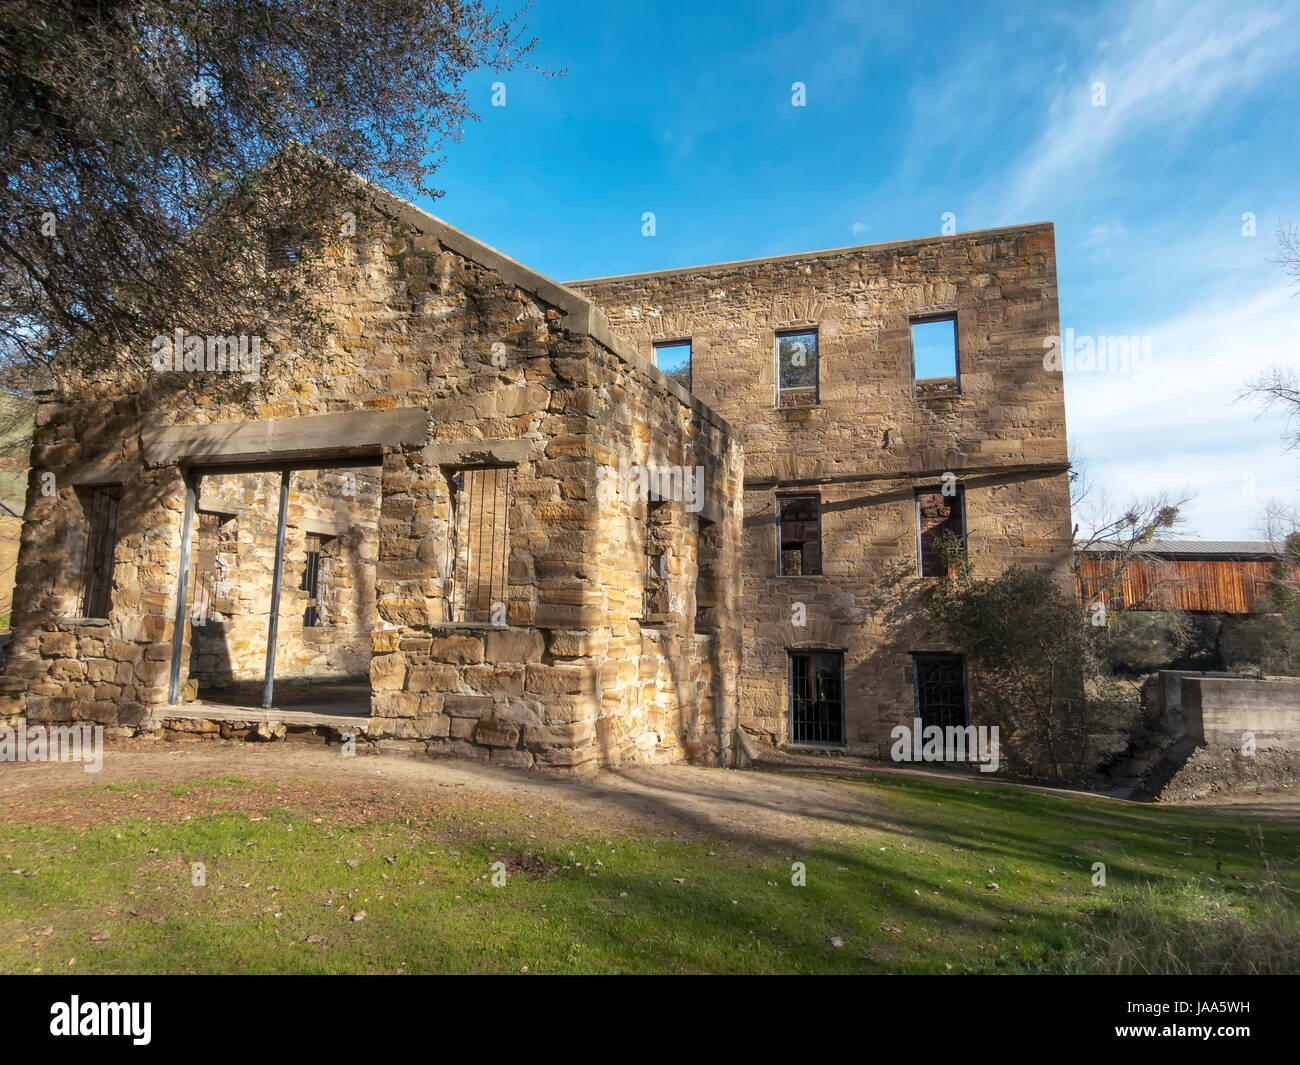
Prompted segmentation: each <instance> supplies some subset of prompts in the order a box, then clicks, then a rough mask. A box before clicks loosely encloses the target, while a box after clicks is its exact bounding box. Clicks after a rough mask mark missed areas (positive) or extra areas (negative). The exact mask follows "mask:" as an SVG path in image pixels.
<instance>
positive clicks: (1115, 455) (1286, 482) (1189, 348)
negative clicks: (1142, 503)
mask: <svg viewBox="0 0 1300 1065" xmlns="http://www.w3.org/2000/svg"><path fill="white" fill-rule="evenodd" d="M1070 324H1071V323H1069V322H1063V323H1062V326H1063V328H1064V327H1069V326H1070ZM1298 325H1300V300H1298V299H1296V298H1295V296H1294V294H1293V291H1292V290H1291V289H1290V288H1289V286H1288V285H1286V284H1285V283H1284V282H1283V281H1282V280H1281V279H1279V281H1278V282H1277V283H1276V284H1275V285H1273V286H1272V287H1271V288H1268V289H1266V290H1265V291H1263V292H1260V293H1257V294H1254V295H1250V296H1246V295H1243V296H1236V297H1234V296H1232V295H1224V296H1222V297H1220V299H1218V300H1217V301H1215V302H1213V303H1211V304H1206V305H1201V306H1198V307H1196V308H1195V309H1193V310H1191V311H1188V312H1187V313H1185V314H1182V315H1180V316H1177V317H1174V318H1168V319H1164V320H1159V321H1154V322H1150V323H1145V324H1140V325H1138V326H1136V327H1134V328H1131V329H1127V330H1125V332H1128V333H1134V334H1138V335H1148V336H1150V337H1151V349H1152V350H1151V371H1150V373H1149V374H1148V375H1146V377H1145V378H1137V377H1129V376H1125V375H1121V374H1116V373H1072V374H1069V373H1068V374H1067V375H1066V381H1065V388H1066V416H1067V424H1068V429H1069V434H1070V439H1071V442H1072V443H1073V444H1074V445H1075V446H1076V447H1077V448H1078V449H1079V451H1080V453H1081V454H1082V455H1083V456H1084V457H1085V460H1086V462H1087V466H1088V472H1089V475H1090V476H1091V478H1092V479H1093V480H1094V481H1095V482H1096V483H1098V484H1101V485H1104V486H1105V488H1106V492H1107V494H1108V495H1109V496H1110V498H1112V499H1113V500H1115V501H1116V502H1123V501H1126V500H1127V499H1128V498H1129V497H1131V496H1145V495H1152V494H1155V493H1157V492H1160V491H1163V490H1169V491H1178V490H1181V489H1184V488H1190V489H1191V490H1192V491H1194V492H1195V493H1196V496H1197V498H1196V500H1195V501H1194V502H1193V504H1192V505H1191V506H1190V507H1189V508H1188V514H1189V516H1190V518H1191V520H1192V525H1193V529H1192V530H1190V531H1192V532H1195V533H1196V534H1197V535H1199V536H1204V537H1208V538H1225V539H1231V538H1237V539H1247V538H1250V537H1251V536H1252V535H1253V530H1254V527H1255V525H1256V523H1257V521H1258V517H1259V514H1258V511H1259V509H1260V505H1261V503H1262V500H1264V499H1267V498H1277V499H1287V500H1291V501H1296V502H1300V494H1297V486H1298V484H1300V482H1297V479H1296V475H1297V472H1300V470H1298V469H1297V466H1298V460H1297V456H1296V455H1295V454H1289V455H1288V454H1286V453H1284V452H1283V445H1282V442H1281V432H1282V421H1281V418H1280V416H1271V415H1270V416H1263V417H1257V415H1258V414H1259V410H1260V408H1259V406H1258V404H1256V403H1255V402H1254V401H1252V400H1250V399H1240V400H1239V399H1237V397H1238V396H1239V395H1240V393H1241V392H1242V390H1243V389H1244V388H1245V387H1246V386H1247V384H1248V383H1249V382H1250V380H1251V379H1252V378H1253V377H1255V376H1257V375H1258V374H1259V373H1260V372H1261V371H1263V370H1265V369H1266V368H1267V367H1269V366H1270V365H1272V364H1274V363H1291V364H1300V340H1297V333H1298V330H1297V326H1298ZM1076 329H1078V331H1079V332H1086V331H1087V330H1085V329H1082V328H1080V327H1076ZM1116 332H1118V329H1117V330H1116ZM1248 476H1249V477H1250V478H1251V481H1249V482H1248V481H1247V477H1248ZM1247 484H1251V485H1252V486H1253V488H1254V493H1255V494H1254V495H1253V496H1251V495H1246V494H1243V487H1245V486H1247Z"/></svg>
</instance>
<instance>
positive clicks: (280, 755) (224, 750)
mask: <svg viewBox="0 0 1300 1065" xmlns="http://www.w3.org/2000/svg"><path fill="white" fill-rule="evenodd" d="M218 776H234V777H241V778H244V779H246V780H250V781H254V782H258V783H270V784H274V785H276V786H277V791H278V792H279V793H280V794H279V795H277V796H276V801H285V800H289V801H293V802H294V803H295V804H296V805H307V806H310V805H311V804H312V803H313V802H315V803H318V804H319V805H320V806H321V807H322V808H323V807H325V806H327V805H332V804H336V803H339V802H340V801H342V802H344V803H348V804H351V805H352V806H354V807H359V806H360V805H365V806H368V807H371V808H375V807H383V808H384V810H385V812H386V813H387V814H388V815H389V816H394V815H398V816H400V815H403V814H405V813H407V812H410V811H411V810H413V809H414V810H423V811H424V812H425V813H426V814H427V813H428V812H429V809H430V808H432V807H436V805H437V804H438V803H439V802H441V801H444V800H445V799H446V798H448V797H449V796H450V795H452V794H455V796H456V798H457V799H460V800H462V801H464V800H469V801H470V802H474V801H476V800H477V801H481V802H483V803H484V804H485V805H491V806H496V805H498V803H501V802H503V801H506V802H510V803H514V804H516V805H517V807H518V808H523V809H532V810H536V811H537V812H538V813H539V814H554V815H558V816H561V817H565V818H569V819H572V820H573V821H575V822H577V823H581V824H583V825H584V826H587V827H589V828H593V829H601V830H609V831H623V830H632V829H634V828H635V829H648V830H650V831H653V832H658V833H662V834H663V835H664V836H665V837H669V836H676V837H678V838H702V837H704V836H707V835H723V836H733V837H756V838H766V839H768V840H769V841H771V842H780V841H791V842H794V841H798V840H804V839H807V838H808V837H809V835H810V833H812V832H817V833H818V834H820V835H826V834H833V833H834V832H835V831H836V830H837V828H838V827H840V826H849V825H857V826H861V825H866V824H869V823H870V822H871V818H872V812H873V805H874V804H873V803H872V802H871V801H870V800H869V799H868V798H867V797H866V796H864V795H863V794H862V793H860V792H859V791H857V790H856V789H850V788H845V787H843V786H841V785H838V784H836V783H834V782H831V781H827V782H825V783H823V782H820V781H815V780H806V779H800V778H797V777H789V776H783V775H778V774H768V773H762V772H748V771H744V772H742V771H729V770H718V769H705V768H699V767H695V766H685V765H674V766H647V767H641V768H636V769H629V770H625V771H620V772H603V773H599V774H597V775H595V776H593V777H590V778H585V779H573V778H566V777H560V776H553V775H550V774H546V773H542V772H528V771H521V770H510V769H498V768H493V767H489V766H486V765H481V764H478V763H475V762H470V761H465V760H458V759H433V758H417V757H405V756H402V755H394V754H358V755H356V756H354V757H344V756H343V755H342V754H341V749H340V748H339V747H337V746H329V747H326V746H323V745H316V744H306V743H293V742H287V743H286V742H279V743H266V744H259V743H246V742H238V741H231V742H227V741H182V742H164V741H147V740H117V741H109V742H108V743H106V745H105V751H104V762H103V768H102V769H101V771H100V772H98V773H87V772H86V771H85V769H84V768H83V767H82V766H81V765H80V764H73V763H46V762H43V763H37V764H29V763H5V764H0V817H3V818H4V819H6V820H9V819H21V820H36V819H39V818H46V819H51V817H52V811H51V810H50V809H49V807H48V805H47V802H48V799H49V797H50V796H52V795H55V794H58V793H60V792H63V791H65V790H67V789H96V790H94V791H87V792H86V794H85V796H84V797H80V796H79V797H78V798H77V801H76V802H73V803H69V804H66V807H67V808H66V809H64V808H63V806H62V805H61V807H60V811H59V812H58V814H57V818H58V819H59V820H83V821H93V820H97V819H98V818H97V817H96V813H97V812H98V813H100V814H105V815H108V814H110V813H111V812H116V813H117V814H119V815H120V814H121V813H123V812H126V810H125V808H124V803H123V799H124V798H127V796H126V794H125V793H123V792H121V791H114V792H105V791H103V790H102V788H103V785H106V784H114V783H118V782H121V781H131V780H142V779H143V780H149V781H152V782H154V783H156V784H161V785H167V784H173V783H178V782H180V781H184V780H190V779H194V778H200V777H218ZM134 800H135V805H132V806H131V807H130V808H131V809H132V810H137V809H138V812H140V813H142V814H143V813H148V814H150V815H158V814H162V813H164V811H165V812H167V813H171V814H177V813H180V814H181V815H182V816H183V813H184V812H189V811H188V810H182V809H181V807H184V806H187V805H188V804H187V803H185V802H184V800H183V799H182V800H179V801H178V800H177V799H176V798H175V797H172V796H171V795H170V794H169V793H168V792H166V791H163V792H161V793H160V794H155V793H152V792H149V793H144V794H143V795H141V796H137V797H134ZM141 804H143V805H141ZM201 809H203V807H202V806H201V805H199V806H196V810H201Z"/></svg>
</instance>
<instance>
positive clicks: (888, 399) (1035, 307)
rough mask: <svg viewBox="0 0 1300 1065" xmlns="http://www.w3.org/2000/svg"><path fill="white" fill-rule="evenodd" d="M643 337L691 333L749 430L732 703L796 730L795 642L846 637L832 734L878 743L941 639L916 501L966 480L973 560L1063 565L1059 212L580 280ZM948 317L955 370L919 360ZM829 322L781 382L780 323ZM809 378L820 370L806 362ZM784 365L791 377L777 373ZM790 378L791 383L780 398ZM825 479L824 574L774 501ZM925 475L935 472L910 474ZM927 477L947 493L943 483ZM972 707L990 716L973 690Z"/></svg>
mask: <svg viewBox="0 0 1300 1065" xmlns="http://www.w3.org/2000/svg"><path fill="white" fill-rule="evenodd" d="M568 287H570V288H572V289H574V290H575V291H578V292H581V293H582V294H584V295H586V296H588V297H590V298H591V299H592V300H594V301H595V302H596V303H598V304H599V305H600V307H601V308H602V309H603V310H604V312H605V314H606V315H607V316H608V318H609V321H610V323H611V326H612V328H613V330H614V332H615V333H616V334H617V335H619V336H620V337H622V338H623V339H624V340H626V341H627V342H628V343H629V344H631V345H632V346H633V347H634V348H635V349H636V351H637V352H638V353H639V354H641V355H642V356H643V357H645V358H647V359H649V358H651V357H652V355H653V352H654V348H655V346H656V344H660V343H666V342H678V343H689V344H690V347H691V353H690V367H691V387H692V391H693V392H694V394H695V395H696V396H698V397H699V398H700V399H701V400H703V401H704V402H705V403H707V404H708V405H709V406H710V407H711V408H713V409H714V410H717V411H719V412H720V413H721V414H722V415H723V416H724V417H726V418H727V419H728V420H729V421H730V422H731V423H733V424H735V425H737V426H740V427H741V435H742V438H743V442H744V447H745V497H744V508H745V541H744V550H743V560H742V571H743V575H744V590H743V596H742V601H743V604H744V606H743V619H744V620H743V652H742V655H743V657H742V666H741V671H740V682H739V683H740V692H741V697H740V718H739V721H740V724H741V726H742V727H743V728H745V729H746V730H747V731H748V732H749V733H750V734H751V735H752V736H754V737H755V738H757V739H759V740H763V741H766V742H769V743H775V744H780V745H786V744H789V743H791V742H792V740H793V739H795V737H794V736H792V731H791V721H790V705H791V698H790V697H791V685H792V680H791V677H792V672H791V671H792V669H793V668H794V667H793V665H792V659H791V655H792V654H798V653H800V652H822V651H829V652H831V653H833V654H836V655H842V670H843V731H842V734H841V736H840V737H839V740H840V742H839V743H838V744H831V745H832V746H839V747H842V748H843V749H845V750H847V751H849V752H851V753H857V754H863V755H868V756H877V757H886V756H888V754H889V747H890V742H891V741H890V731H891V729H893V728H894V727H895V726H896V725H900V724H906V725H911V724H912V720H913V714H914V712H915V711H916V707H917V700H916V694H915V690H914V687H915V684H916V675H915V668H916V657H915V656H916V655H917V654H925V653H927V652H928V653H936V652H939V653H942V652H948V653H953V654H956V655H959V654H960V651H961V649H960V648H953V647H948V646H946V645H945V644H944V642H943V641H942V639H940V638H939V636H938V635H937V634H936V633H934V632H932V631H930V630H929V629H928V628H927V627H926V624H925V622H924V620H923V619H922V617H921V616H920V614H919V613H918V612H917V611H916V610H915V609H914V607H915V601H916V595H917V592H918V590H919V589H920V587H921V586H922V585H923V584H924V583H925V582H926V581H930V580H933V579H934V578H932V577H921V576H919V567H918V561H919V560H918V539H919V537H918V532H919V529H918V526H919V525H922V524H924V523H925V522H926V520H927V519H926V517H925V515H924V513H923V511H924V501H927V500H929V499H931V498H936V499H940V500H942V498H943V496H942V495H941V493H942V489H943V487H944V485H945V484H947V485H949V486H950V490H954V491H956V492H957V494H956V495H953V496H951V497H950V498H954V499H957V500H959V501H960V500H963V499H964V509H965V532H966V541H967V548H968V552H969V558H970V559H971V561H972V564H973V566H974V570H975V572H976V574H977V575H992V574H996V573H997V572H999V571H1000V570H1001V569H1002V568H1003V567H1005V566H1006V565H1007V564H1009V563H1012V562H1016V563H1019V564H1021V565H1025V566H1031V567H1037V568H1042V569H1045V570H1049V571H1051V572H1053V573H1056V574H1058V575H1059V576H1060V577H1061V579H1062V581H1063V582H1064V581H1066V580H1067V572H1068V567H1069V561H1070V549H1071V519H1070V498H1069V488H1068V481H1067V473H1066V469H1067V447H1066V431H1065V402H1064V388H1063V383H1062V375H1061V374H1060V373H1059V372H1050V371H1049V370H1047V369H1045V367H1044V354H1045V351H1046V350H1047V349H1046V347H1045V344H1046V342H1047V338H1049V337H1051V336H1053V335H1058V334H1059V333H1060V327H1059V318H1058V310H1057V297H1056V261H1055V246H1054V240H1053V230H1052V227H1051V225H1050V224H1042V225H1032V226H1021V227H1014V228H1008V229H997V230H988V231H984V232H972V233H962V234H957V235H955V236H949V237H931V238H925V239H920V240H909V241H900V242H895V243H890V244H880V245H869V246H865V247H855V248H846V249H841V250H836V251H827V252H812V253H807V254H796V255H784V256H780V257H777V258H771V259H759V260H750V261H743V262H733V263H720V264H716V265H709V266H700V267H690V268H685V269H675V270H665V271H660V272H655V273H645V274H632V275H626V276H621V277H609V278H598V279H592V280H585V281H575V282H569V283H568ZM936 318H939V319H948V320H952V319H955V322H956V325H955V330H956V354H957V364H958V365H957V373H956V374H955V375H954V376H953V378H952V379H942V380H929V379H926V380H921V381H917V380H915V378H914V373H913V350H912V348H913V342H912V326H913V323H920V322H925V321H929V320H933V319H936ZM808 333H814V334H815V335H816V353H817V359H816V362H817V365H816V370H815V374H814V375H813V376H812V377H809V376H808V375H807V374H801V375H800V376H799V377H798V378H797V379H796V378H793V377H792V378H791V379H790V380H793V381H794V383H795V384H797V385H798V386H799V387H798V388H792V389H789V390H787V391H789V392H790V393H792V395H790V396H785V397H779V396H778V364H779V363H780V361H781V358H780V354H779V338H780V337H781V336H782V335H786V336H790V335H792V334H808ZM810 380H811V381H812V385H811V386H809V384H808V382H809V381H810ZM783 383H785V382H783ZM790 399H793V400H794V401H793V402H788V403H787V402H786V401H787V400H790ZM792 493H798V494H808V495H812V496H815V497H816V499H817V503H818V508H817V513H816V516H817V517H818V518H819V520H820V554H821V559H820V561H821V565H820V571H821V572H820V574H819V575H803V574H799V575H791V576H782V575H780V571H779V561H778V553H779V552H778V543H777V536H778V530H777V519H776V516H777V513H778V510H779V508H780V506H781V501H782V500H783V499H784V498H786V497H788V496H789V495H791V494H792ZM918 493H926V494H923V495H921V496H918ZM930 493H933V495H932V494H930ZM969 714H970V718H969V720H970V721H971V722H972V723H978V722H979V707H978V705H971V706H969Z"/></svg>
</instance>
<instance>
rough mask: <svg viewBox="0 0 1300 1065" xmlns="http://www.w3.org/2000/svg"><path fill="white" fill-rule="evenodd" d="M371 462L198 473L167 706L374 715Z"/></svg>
mask: <svg viewBox="0 0 1300 1065" xmlns="http://www.w3.org/2000/svg"><path fill="white" fill-rule="evenodd" d="M380 485H381V466H380V459H379V456H377V455H376V456H374V457H373V458H371V457H365V458H359V459H334V460H329V461H320V462H301V463H295V464H292V465H282V464H275V465H257V466H247V465H246V466H224V467H221V466H210V467H194V468H191V469H190V470H189V471H188V475H187V478H186V500H185V516H184V519H183V521H184V524H183V535H182V543H181V566H180V575H179V583H178V594H177V613H176V626H175V631H174V634H173V641H172V643H173V646H172V662H171V677H170V687H169V693H168V694H169V702H170V703H171V704H172V705H178V704H192V705H195V706H196V707H203V708H211V709H212V710H213V712H214V715H224V716H232V715H234V714H237V713H238V712H239V711H241V710H243V711H252V710H256V711H259V712H260V711H268V710H273V709H274V710H294V711H299V712H307V713H313V714H324V715H342V716H348V717H355V716H366V717H368V716H369V714H370V677H369V672H370V632H371V629H372V628H373V627H374V624H375V620H376V599H375V565H376V562H377V559H378V550H379V499H380Z"/></svg>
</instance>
